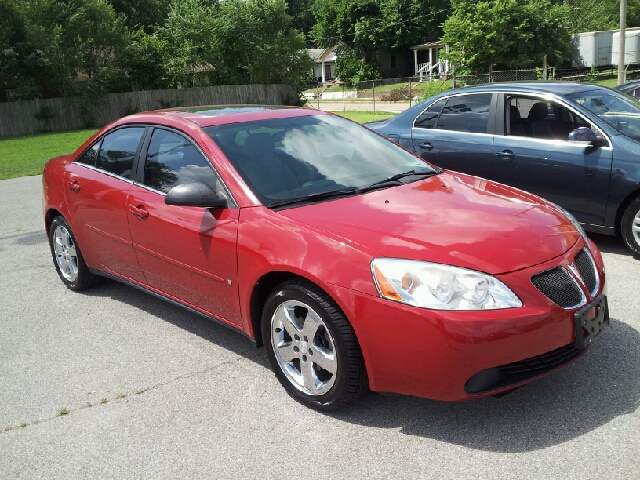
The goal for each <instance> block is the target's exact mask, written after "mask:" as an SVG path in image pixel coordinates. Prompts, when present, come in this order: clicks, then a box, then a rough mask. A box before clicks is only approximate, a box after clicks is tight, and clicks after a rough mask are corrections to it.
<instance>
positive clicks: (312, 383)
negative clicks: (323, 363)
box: [300, 357, 320, 394]
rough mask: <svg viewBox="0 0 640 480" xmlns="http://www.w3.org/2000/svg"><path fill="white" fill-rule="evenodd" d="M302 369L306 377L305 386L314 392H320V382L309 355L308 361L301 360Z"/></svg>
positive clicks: (303, 375)
mask: <svg viewBox="0 0 640 480" xmlns="http://www.w3.org/2000/svg"><path fill="white" fill-rule="evenodd" d="M300 370H301V371H302V372H301V373H302V377H303V379H304V387H305V388H306V389H307V390H309V391H310V392H311V393H313V394H315V393H318V383H320V382H319V381H318V377H317V376H316V372H315V371H314V370H313V364H312V363H311V362H310V361H309V359H308V357H307V361H306V362H300Z"/></svg>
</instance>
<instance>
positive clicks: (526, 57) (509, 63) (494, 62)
mask: <svg viewBox="0 0 640 480" xmlns="http://www.w3.org/2000/svg"><path fill="white" fill-rule="evenodd" d="M452 6H453V13H452V14H451V16H450V17H449V18H448V19H447V20H446V21H445V23H444V25H443V29H444V35H443V37H442V41H443V42H444V43H446V44H448V45H449V47H450V52H449V54H447V55H445V57H446V58H448V59H450V60H451V61H452V62H453V63H454V64H455V65H456V67H457V68H458V71H459V72H460V71H463V72H465V71H468V72H470V73H484V72H487V71H488V70H490V69H491V68H492V67H493V66H495V67H496V68H498V69H502V68H504V69H509V68H528V67H534V66H536V65H539V64H540V63H541V62H542V57H543V56H544V55H547V58H548V61H549V63H550V64H558V63H563V62H565V61H567V60H569V59H570V58H571V53H572V47H571V40H570V34H569V9H568V6H567V5H566V4H560V5H558V4H554V3H552V2H551V1H550V0H521V1H519V0H485V1H475V0H452Z"/></svg>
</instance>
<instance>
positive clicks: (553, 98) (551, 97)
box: [497, 90, 613, 150]
mask: <svg viewBox="0 0 640 480" xmlns="http://www.w3.org/2000/svg"><path fill="white" fill-rule="evenodd" d="M497 93H499V94H503V95H517V96H521V97H533V98H541V99H544V100H545V101H551V102H556V103H559V104H560V105H562V106H563V107H565V108H568V109H569V110H571V111H572V112H573V113H574V114H575V115H577V116H578V117H580V118H581V119H583V120H584V121H585V122H587V123H588V124H590V125H593V126H594V127H595V128H596V129H597V130H598V132H600V135H602V136H603V137H604V138H605V139H606V140H607V142H609V146H606V147H600V148H601V149H603V150H613V143H611V137H609V135H607V134H606V133H605V132H604V131H603V130H602V129H601V128H600V127H599V126H598V125H597V124H596V123H595V122H593V121H592V120H588V119H586V118H585V116H584V114H582V113H581V112H579V111H578V110H576V109H575V108H574V107H573V106H572V105H569V104H568V103H567V102H566V101H565V100H564V98H562V97H559V96H557V95H556V94H553V93H522V92H513V91H510V90H500V91H498V92H497ZM505 106H506V102H505ZM503 117H504V112H503ZM498 136H499V135H498ZM502 136H503V137H514V138H527V139H529V140H540V141H543V142H544V143H549V142H550V141H551V142H562V144H563V145H573V144H571V143H569V141H568V140H561V139H553V140H549V139H541V138H534V137H527V136H522V135H506V134H505V135H502ZM576 146H578V147H581V148H583V149H584V148H585V147H584V145H576Z"/></svg>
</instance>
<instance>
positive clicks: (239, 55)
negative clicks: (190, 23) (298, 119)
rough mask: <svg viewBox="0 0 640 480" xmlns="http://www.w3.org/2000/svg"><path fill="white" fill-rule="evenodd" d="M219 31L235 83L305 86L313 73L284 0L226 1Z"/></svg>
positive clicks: (310, 62)
mask: <svg viewBox="0 0 640 480" xmlns="http://www.w3.org/2000/svg"><path fill="white" fill-rule="evenodd" d="M216 34H217V38H218V41H219V42H220V46H221V49H222V51H223V56H224V64H225V66H226V71H227V75H228V77H227V78H228V79H229V80H230V81H231V82H233V83H247V82H249V83H265V84H269V83H280V82H284V83H288V84H291V85H295V86H302V85H304V84H305V83H306V81H307V80H308V78H309V76H310V72H311V69H312V68H313V61H312V60H311V58H310V57H309V55H308V54H307V52H306V50H305V38H304V35H303V34H301V33H300V32H298V31H297V30H296V29H294V28H293V27H292V26H291V17H290V16H289V15H288V14H287V5H286V3H285V1H284V0H226V1H225V2H222V3H221V4H220V17H219V22H218V23H217V31H216Z"/></svg>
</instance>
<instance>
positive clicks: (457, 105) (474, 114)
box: [437, 93, 493, 133]
mask: <svg viewBox="0 0 640 480" xmlns="http://www.w3.org/2000/svg"><path fill="white" fill-rule="evenodd" d="M492 96H493V95H492V94H491V93H477V94H469V95H456V96H454V97H449V98H448V99H447V103H446V105H445V106H444V108H443V109H442V113H441V114H440V118H439V119H438V123H437V128H438V129H440V130H454V131H457V132H469V133H487V131H488V127H489V110H490V107H491V99H492Z"/></svg>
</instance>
